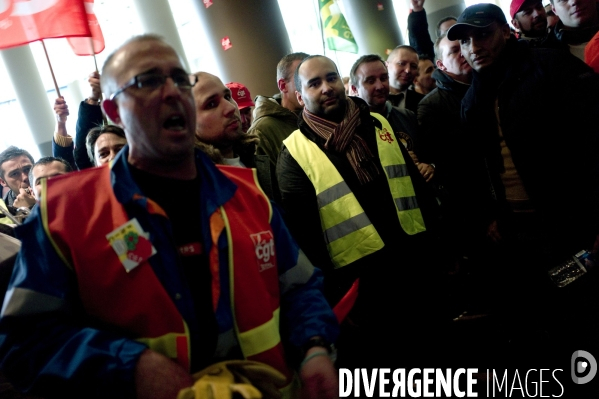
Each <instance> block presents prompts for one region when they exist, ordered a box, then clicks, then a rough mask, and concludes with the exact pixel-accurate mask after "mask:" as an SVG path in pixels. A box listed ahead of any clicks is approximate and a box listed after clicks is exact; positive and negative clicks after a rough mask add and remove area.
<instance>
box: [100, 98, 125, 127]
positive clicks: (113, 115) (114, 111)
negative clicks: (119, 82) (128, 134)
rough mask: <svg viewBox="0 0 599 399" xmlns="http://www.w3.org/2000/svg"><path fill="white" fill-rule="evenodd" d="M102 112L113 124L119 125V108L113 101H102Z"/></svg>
mask: <svg viewBox="0 0 599 399" xmlns="http://www.w3.org/2000/svg"><path fill="white" fill-rule="evenodd" d="M102 110H103V111H104V113H105V114H106V116H108V118H109V119H110V120H111V121H112V122H113V123H115V124H117V125H120V123H121V117H120V116H119V107H118V106H117V105H116V102H114V101H113V100H108V99H106V100H104V101H102Z"/></svg>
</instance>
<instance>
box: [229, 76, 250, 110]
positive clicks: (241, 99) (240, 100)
mask: <svg viewBox="0 0 599 399" xmlns="http://www.w3.org/2000/svg"><path fill="white" fill-rule="evenodd" d="M225 86H227V87H228V88H229V90H231V95H232V96H233V100H235V102H236V103H237V106H238V107H239V109H244V108H247V107H253V106H254V105H256V104H254V102H253V101H252V95H251V94H250V91H249V90H248V88H247V87H245V86H244V85H242V84H241V83H237V82H229V83H227V84H226V85H225Z"/></svg>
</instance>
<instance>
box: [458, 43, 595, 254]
mask: <svg viewBox="0 0 599 399" xmlns="http://www.w3.org/2000/svg"><path fill="white" fill-rule="evenodd" d="M597 93H599V76H598V75H596V74H594V73H593V72H592V70H591V69H590V68H589V67H588V66H587V65H585V64H584V63H583V62H582V61H580V60H579V59H577V58H576V57H574V56H572V55H570V54H567V53H565V52H563V51H559V50H554V49H546V48H532V49H531V48H529V47H528V46H527V45H526V43H521V42H518V41H516V40H515V39H514V38H512V39H510V40H509V41H508V43H507V44H506V47H505V49H504V50H503V52H502V54H501V56H500V58H499V59H498V60H497V61H496V63H495V64H494V65H492V66H491V67H489V68H488V69H486V70H483V71H482V72H481V73H477V72H474V74H473V82H472V86H471V87H470V89H469V91H468V93H467V94H466V96H465V97H464V99H463V102H462V117H463V118H464V121H465V122H466V123H467V124H468V126H469V127H470V131H469V132H470V134H471V137H477V140H476V141H475V142H476V144H477V145H478V146H479V150H481V151H483V152H485V153H486V155H488V159H493V151H494V150H497V146H496V142H497V137H498V130H497V127H498V125H497V119H496V117H495V104H496V102H497V104H498V107H499V119H500V121H501V129H502V132H503V135H504V137H505V141H506V144H507V146H508V148H509V149H510V151H511V154H512V158H513V161H514V164H515V166H516V169H517V171H518V173H519V175H520V177H521V179H522V182H523V184H524V187H525V189H526V191H527V193H528V196H529V197H530V199H531V201H532V203H533V205H534V207H535V209H536V210H537V211H538V214H539V216H540V218H541V223H542V230H543V232H544V233H545V242H546V243H547V247H548V248H549V249H550V251H551V252H552V253H553V257H552V258H553V259H555V260H556V261H557V260H559V259H560V258H565V257H567V256H571V255H573V254H574V253H576V252H578V251H579V250H581V249H582V248H585V247H587V248H589V247H590V245H591V244H592V242H593V241H594V238H595V236H596V235H597V233H598V232H599V134H598V128H597V126H599V123H598V122H599V121H598V117H599V96H598V95H597ZM495 154H497V153H495Z"/></svg>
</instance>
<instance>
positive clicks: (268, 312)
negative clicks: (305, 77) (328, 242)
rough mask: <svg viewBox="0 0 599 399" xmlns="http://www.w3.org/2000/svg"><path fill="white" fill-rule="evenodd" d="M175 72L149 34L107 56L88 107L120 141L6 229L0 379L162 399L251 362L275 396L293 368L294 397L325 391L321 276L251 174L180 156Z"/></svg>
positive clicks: (186, 120)
mask: <svg viewBox="0 0 599 399" xmlns="http://www.w3.org/2000/svg"><path fill="white" fill-rule="evenodd" d="M182 65H183V64H182V63H181V61H180V58H179V56H178V55H177V53H176V52H175V51H174V50H173V48H172V47H170V46H169V45H168V44H166V43H165V42H164V41H163V40H162V39H161V38H159V37H156V36H153V35H144V36H139V37H135V38H133V39H130V40H129V41H128V42H126V43H125V44H123V45H122V46H121V47H120V48H119V49H117V50H116V51H115V52H114V53H113V54H112V55H111V56H109V57H108V59H107V60H106V62H105V64H104V68H103V71H102V89H103V92H104V94H105V98H107V100H105V101H104V102H103V104H102V106H103V110H104V112H105V113H106V115H107V116H108V117H109V118H110V119H111V120H112V121H113V122H114V123H116V124H118V125H119V126H121V127H122V128H123V129H124V130H125V133H126V136H127V142H128V145H127V146H126V147H124V148H123V150H122V151H120V153H119V155H117V157H116V158H115V160H114V161H113V162H112V164H111V165H110V166H104V167H100V168H92V169H88V170H85V171H82V172H80V173H77V174H75V175H73V177H72V178H71V177H69V176H64V177H62V176H61V177H56V178H55V179H52V180H51V181H48V182H47V183H46V184H47V186H46V187H44V193H45V195H44V196H43V197H42V202H41V203H40V206H39V207H36V210H35V211H34V212H33V215H32V216H31V217H30V218H29V220H28V222H27V223H25V224H24V225H23V226H22V227H21V228H20V229H19V232H18V233H17V234H18V235H19V236H20V237H21V238H22V239H23V249H24V250H23V251H21V254H20V256H19V258H18V260H17V261H16V266H15V272H14V275H13V279H12V281H11V284H10V286H9V290H8V292H7V294H6V299H5V302H4V306H3V309H2V318H1V319H0V356H1V358H2V364H1V366H2V369H3V370H5V372H6V374H7V376H8V377H9V379H10V380H11V382H12V383H13V385H15V386H16V387H17V388H19V389H20V390H23V391H26V392H30V393H34V394H40V395H43V396H44V397H58V396H60V397H71V396H72V397H83V396H90V395H91V396H96V397H135V396H137V397H138V398H150V397H151V398H175V397H176V396H177V393H178V392H179V390H180V389H182V388H185V387H189V386H190V385H192V384H193V383H194V381H193V378H192V376H191V375H192V374H193V373H195V372H197V371H199V370H202V369H204V368H205V367H206V366H209V365H211V364H214V363H216V362H220V361H223V360H232V359H238V360H254V361H258V362H261V363H263V364H266V365H268V366H271V367H272V368H274V369H276V370H277V371H278V372H279V373H280V374H278V375H280V376H281V378H280V380H281V381H279V384H278V385H277V388H279V389H281V392H282V394H283V397H286V396H289V395H290V394H291V390H292V389H293V388H294V386H297V385H294V384H293V382H292V381H294V378H293V376H294V372H293V367H298V366H299V375H300V379H301V382H302V383H303V389H304V390H305V397H310V398H320V397H322V398H329V397H334V396H335V395H336V393H337V392H336V391H337V389H338V386H337V377H336V371H335V368H334V366H333V363H332V361H331V359H330V357H329V351H330V350H331V348H332V345H331V344H332V343H333V342H334V340H335V339H336V336H337V334H338V326H337V321H336V319H335V316H334V314H333V313H332V311H331V309H330V307H329V306H328V305H327V303H326V301H325V299H324V297H323V295H322V293H321V283H322V278H321V274H320V272H319V271H318V269H315V268H314V267H313V266H312V265H311V264H310V263H309V261H308V260H307V258H306V257H305V256H304V255H303V254H302V252H301V251H300V250H299V248H298V247H297V245H296V244H295V242H294V241H293V239H292V238H291V236H290V234H289V232H288V230H287V228H286V227H285V225H284V223H283V221H282V219H281V216H280V214H279V213H278V212H277V211H276V209H274V208H273V207H271V204H270V202H269V201H268V199H267V198H266V197H265V196H264V194H263V193H262V191H261V190H260V188H259V187H258V186H257V184H256V182H255V180H254V175H253V173H252V170H251V169H245V168H234V167H228V166H223V167H219V168H217V167H216V166H214V164H213V163H212V162H211V161H210V160H209V159H208V158H207V156H206V155H204V154H203V153H201V152H200V151H198V150H196V149H194V133H195V128H196V116H195V115H196V114H195V109H194V100H193V96H192V93H191V88H192V86H193V85H194V84H195V80H196V79H195V77H190V76H189V75H188V74H187V72H186V71H185V70H184V68H183V66H182ZM65 190H69V191H70V192H77V195H78V198H77V201H72V198H69V197H67V196H65V195H64V193H65ZM182 195H183V196H184V197H185V198H186V200H185V201H184V203H185V206H181V197H182ZM279 326H281V331H279ZM283 346H285V350H283ZM292 355H295V356H292ZM300 363H301V365H300Z"/></svg>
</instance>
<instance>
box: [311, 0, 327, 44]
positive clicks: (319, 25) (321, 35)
mask: <svg viewBox="0 0 599 399" xmlns="http://www.w3.org/2000/svg"><path fill="white" fill-rule="evenodd" d="M312 4H314V3H312ZM316 14H317V15H318V18H316V20H317V21H318V27H319V28H320V37H321V38H322V55H325V54H326V43H325V40H324V24H323V22H322V13H321V12H320V1H319V0H316Z"/></svg>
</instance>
